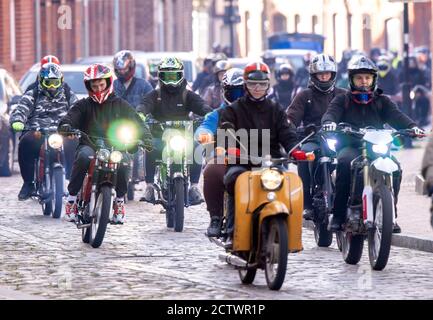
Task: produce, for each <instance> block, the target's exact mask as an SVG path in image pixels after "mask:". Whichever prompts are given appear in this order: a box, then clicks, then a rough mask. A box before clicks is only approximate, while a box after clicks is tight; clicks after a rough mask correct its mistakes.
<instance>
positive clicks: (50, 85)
mask: <svg viewBox="0 0 433 320" xmlns="http://www.w3.org/2000/svg"><path fill="white" fill-rule="evenodd" d="M61 85H62V80H61V79H43V80H42V86H43V87H44V88H47V89H57V88H58V87H60V86H61Z"/></svg>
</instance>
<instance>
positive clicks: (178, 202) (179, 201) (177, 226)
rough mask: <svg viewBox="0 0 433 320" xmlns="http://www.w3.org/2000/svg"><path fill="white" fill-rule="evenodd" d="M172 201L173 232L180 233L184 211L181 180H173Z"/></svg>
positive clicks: (183, 190)
mask: <svg viewBox="0 0 433 320" xmlns="http://www.w3.org/2000/svg"><path fill="white" fill-rule="evenodd" d="M174 199H175V207H174V217H173V218H174V219H173V220H174V231H176V232H182V230H183V222H184V209H185V189H184V186H183V179H175V180H174Z"/></svg>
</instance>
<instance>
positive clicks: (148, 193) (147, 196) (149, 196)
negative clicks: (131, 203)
mask: <svg viewBox="0 0 433 320" xmlns="http://www.w3.org/2000/svg"><path fill="white" fill-rule="evenodd" d="M140 201H146V202H150V203H154V202H155V188H154V187H153V185H150V184H149V185H147V186H146V190H145V191H144V196H143V197H141V198H140Z"/></svg>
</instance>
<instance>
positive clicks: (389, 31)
mask: <svg viewBox="0 0 433 320" xmlns="http://www.w3.org/2000/svg"><path fill="white" fill-rule="evenodd" d="M402 32H403V30H402V26H401V21H400V19H398V18H391V19H388V20H386V21H385V49H387V50H392V49H400V48H402V47H403V44H402V36H401V35H402Z"/></svg>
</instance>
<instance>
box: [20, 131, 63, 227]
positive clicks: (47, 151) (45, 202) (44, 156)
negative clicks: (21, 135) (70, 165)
mask: <svg viewBox="0 0 433 320" xmlns="http://www.w3.org/2000/svg"><path fill="white" fill-rule="evenodd" d="M27 131H34V132H35V135H42V137H43V139H44V142H43V143H42V146H41V149H40V153H39V157H38V159H36V160H35V172H34V182H33V183H34V186H35V190H36V192H35V193H33V194H32V195H31V197H32V198H33V199H35V200H37V201H38V202H39V204H40V205H41V206H42V212H43V214H44V215H46V216H50V215H51V216H52V217H53V218H55V219H58V218H60V216H61V214H62V207H63V197H64V196H65V192H64V181H65V172H64V169H63V162H64V152H63V138H62V136H61V135H60V134H58V133H57V126H52V127H48V128H40V127H34V128H30V129H29V130H25V131H23V132H27Z"/></svg>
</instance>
